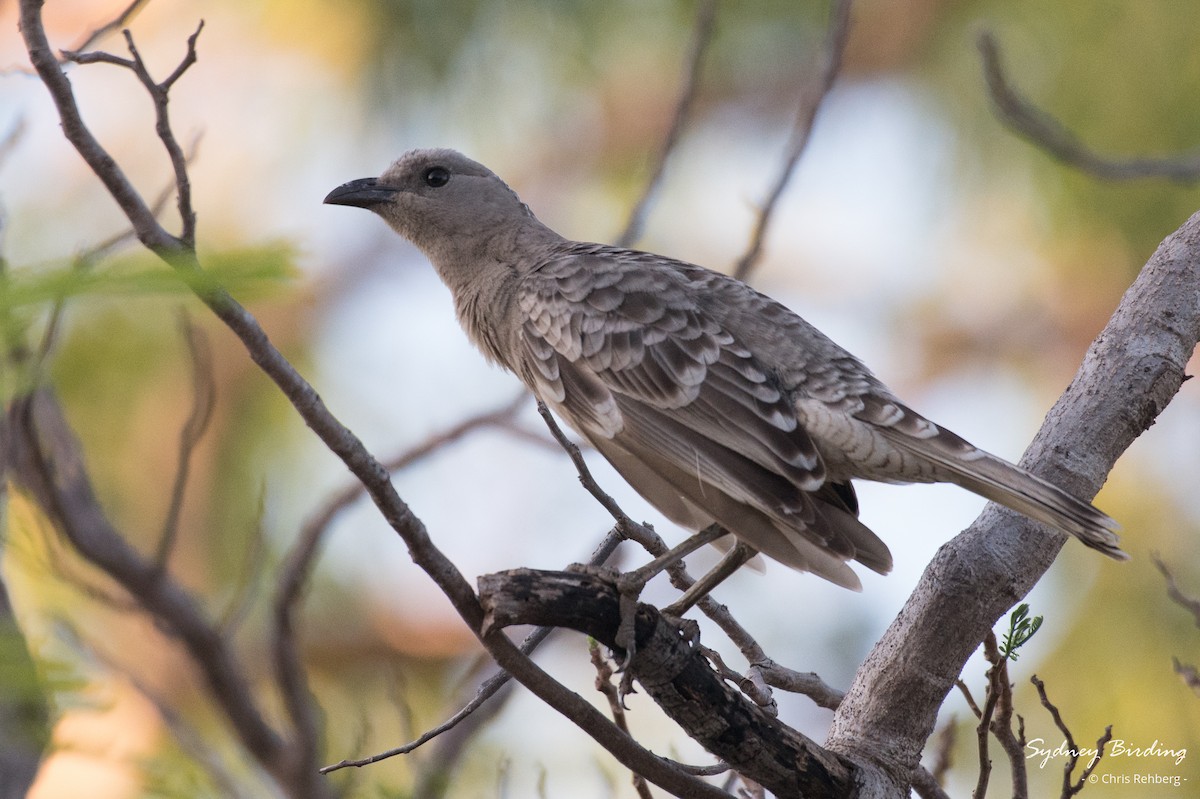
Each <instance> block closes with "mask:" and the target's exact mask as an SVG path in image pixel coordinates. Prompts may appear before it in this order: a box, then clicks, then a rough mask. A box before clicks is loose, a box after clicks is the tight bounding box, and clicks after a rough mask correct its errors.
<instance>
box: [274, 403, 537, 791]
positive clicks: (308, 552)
mask: <svg viewBox="0 0 1200 799" xmlns="http://www.w3.org/2000/svg"><path fill="white" fill-rule="evenodd" d="M526 396H527V395H526V393H525V392H524V391H522V392H521V393H520V394H518V395H517V396H515V397H514V398H513V399H512V400H510V401H509V402H508V403H506V404H505V405H503V406H501V407H500V408H497V409H494V410H491V411H488V412H486V413H482V414H479V415H477V416H473V417H471V418H469V419H465V420H463V421H462V422H460V423H458V424H457V425H455V426H454V427H452V428H450V429H448V430H446V431H444V432H442V433H439V434H437V435H434V436H431V437H430V438H428V439H426V440H425V441H423V442H422V443H420V444H418V445H417V446H415V447H413V448H411V449H409V450H407V451H406V452H404V453H402V454H401V455H399V456H397V457H395V458H393V459H391V460H390V461H389V462H388V463H386V464H385V468H387V469H388V471H389V472H394V471H399V470H400V469H403V468H405V467H406V466H410V465H412V464H413V463H415V462H416V461H418V460H420V459H421V458H424V457H426V456H427V455H429V454H431V453H433V452H434V451H436V450H437V449H439V448H440V447H443V446H445V445H447V444H449V443H451V442H453V441H457V440H458V439H460V438H462V437H463V436H465V435H467V434H468V433H470V432H472V431H474V430H478V429H480V428H483V427H487V426H490V425H494V424H499V423H501V422H503V421H506V420H508V419H511V418H512V416H513V415H514V414H515V413H516V412H517V411H518V410H519V409H520V407H521V406H522V405H523V404H524V403H525V398H526ZM365 490H366V489H365V488H364V486H363V484H362V483H361V482H354V483H351V484H349V485H347V486H346V487H345V488H344V489H342V490H341V491H339V492H338V493H337V494H335V495H334V496H333V497H331V498H330V499H329V500H328V501H327V502H326V503H325V505H324V506H323V507H322V508H321V509H320V510H319V511H318V512H317V513H316V514H314V515H313V516H312V517H311V518H310V519H309V521H308V522H307V523H305V525H304V527H303V529H302V530H301V531H300V535H299V537H298V538H297V541H296V544H295V545H294V546H293V547H292V548H291V550H290V551H289V552H288V555H287V558H286V559H285V560H284V563H283V566H282V568H281V570H280V575H279V580H278V583H277V588H276V593H275V599H274V602H273V605H272V607H273V612H274V626H273V629H272V641H273V645H272V650H273V654H274V665H275V675H276V679H277V680H278V681H279V687H280V693H281V694H282V695H283V701H284V706H285V707H286V708H287V711H288V715H289V717H290V718H291V720H292V723H293V726H294V728H295V736H296V738H297V739H298V741H301V742H303V743H302V744H298V745H300V746H301V747H302V748H301V751H302V752H303V754H304V756H305V757H306V758H312V759H313V761H314V766H313V767H314V768H316V765H315V758H316V756H317V751H316V744H317V742H318V740H319V736H318V729H317V727H318V719H317V717H316V715H315V714H314V713H313V700H312V695H311V694H310V692H309V689H308V682H307V678H306V677H305V674H304V665H303V659H302V657H301V655H300V651H299V645H298V642H297V640H296V630H295V615H296V607H297V604H298V603H299V601H300V598H301V596H302V595H303V591H304V587H305V586H306V585H307V583H308V579H309V577H310V575H311V573H312V566H313V563H314V562H315V560H316V557H317V554H318V552H319V551H320V545H321V543H322V541H323V540H324V537H325V535H326V534H327V532H328V531H329V529H330V528H331V524H332V522H333V520H334V518H335V517H336V516H337V515H338V514H339V513H341V512H342V511H343V510H344V509H345V508H347V507H348V506H349V505H351V504H352V503H353V502H355V501H357V500H358V499H359V498H360V497H361V496H362V495H363V494H364V493H365ZM498 687H499V686H497V688H498ZM490 695H491V694H489V696H490ZM467 715H469V714H463V716H462V718H465V717H466V716H467ZM458 721H461V719H458ZM458 721H455V724H457V723H458ZM453 726H454V724H450V725H449V726H446V727H445V729H442V730H440V731H439V733H438V734H440V732H444V731H445V730H448V729H451V728H452V727H453ZM433 737H436V735H431V736H429V738H425V739H424V740H421V741H420V743H417V744H416V745H413V746H411V747H410V748H405V747H399V748H398V749H396V750H391V751H390V752H388V753H385V755H387V756H392V755H395V754H404V753H406V752H409V751H412V749H415V748H417V746H420V745H421V744H423V743H425V742H426V741H427V740H431V739H432V738H433ZM382 759H384V758H383V757H377V758H376V759H368V762H377V760H382ZM339 765H341V764H339ZM348 765H360V764H359V763H352V764H348ZM326 770H329V769H326Z"/></svg>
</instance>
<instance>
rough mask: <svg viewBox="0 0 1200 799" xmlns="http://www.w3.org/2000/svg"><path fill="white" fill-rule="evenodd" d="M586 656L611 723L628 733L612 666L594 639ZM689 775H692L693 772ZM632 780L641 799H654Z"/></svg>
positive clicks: (638, 781) (637, 778) (636, 779)
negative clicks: (592, 669)
mask: <svg viewBox="0 0 1200 799" xmlns="http://www.w3.org/2000/svg"><path fill="white" fill-rule="evenodd" d="M588 654H589V655H590V656H591V660H592V666H593V668H595V669H596V690H597V691H599V692H600V693H601V694H603V695H604V698H605V699H606V700H607V701H608V712H609V713H611V714H612V719H613V723H615V724H616V725H617V726H618V727H620V728H621V729H622V730H623V731H625V732H626V733H628V732H629V721H628V720H627V719H626V718H625V704H624V702H622V700H621V691H620V689H619V688H618V687H617V684H616V683H614V682H613V680H612V678H613V669H612V666H610V665H609V664H608V661H607V660H606V659H605V657H604V655H603V654H602V653H601V652H600V644H598V643H597V642H596V640H595V639H592V640H590V641H588ZM689 773H693V774H694V773H695V772H689ZM632 779H633V789H634V791H636V792H637V795H638V796H639V797H641V799H654V797H653V795H652V794H651V793H650V786H649V785H647V784H646V780H645V778H644V777H642V775H640V774H638V773H637V772H636V771H635V772H633V775H632Z"/></svg>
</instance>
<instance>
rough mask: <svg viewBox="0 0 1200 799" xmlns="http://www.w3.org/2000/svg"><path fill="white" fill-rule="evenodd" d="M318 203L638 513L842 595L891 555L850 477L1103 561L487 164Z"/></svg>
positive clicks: (845, 377)
mask: <svg viewBox="0 0 1200 799" xmlns="http://www.w3.org/2000/svg"><path fill="white" fill-rule="evenodd" d="M325 202H326V203H330V204H334V205H348V206H355V207H358V208H366V209H368V210H371V211H373V212H375V213H376V214H378V215H379V216H380V217H382V218H383V220H384V221H385V222H387V223H388V224H389V225H391V227H392V228H393V229H394V230H395V231H396V232H397V233H399V234H400V235H401V236H403V237H404V238H406V239H408V240H409V241H411V242H412V243H413V244H415V245H416V246H417V247H419V248H420V249H421V250H422V251H423V252H424V253H425V254H426V255H427V256H428V257H429V259H430V261H432V262H433V265H434V267H435V268H436V269H437V272H438V274H439V275H440V276H441V279H442V280H443V281H444V282H445V283H446V285H447V286H448V287H449V288H450V291H451V293H452V294H453V296H454V304H455V308H456V310H457V312H458V319H459V322H460V323H461V324H462V326H463V328H464V329H465V330H466V332H467V335H468V336H470V338H471V340H472V341H473V342H474V343H475V345H476V346H477V347H478V348H479V349H480V350H481V351H482V352H483V354H484V355H485V356H486V357H487V358H488V359H489V360H491V361H494V362H496V363H498V364H500V365H501V366H503V367H504V368H506V369H508V370H509V371H511V372H513V373H514V374H516V375H517V377H519V378H520V379H521V381H522V382H524V383H525V385H526V386H528V387H529V388H530V390H531V391H533V393H534V394H535V395H536V396H537V397H538V398H539V399H541V400H542V401H543V402H545V403H546V404H547V405H548V406H549V407H550V408H552V409H553V410H554V411H555V412H556V413H557V414H558V415H559V416H560V417H561V418H563V419H564V420H566V422H567V423H568V424H569V425H570V426H571V427H572V428H574V429H575V431H576V432H578V433H579V434H580V435H581V436H583V437H584V438H585V439H587V440H588V441H589V442H590V443H591V444H592V446H594V447H595V448H596V449H597V450H598V451H599V452H600V453H601V454H602V455H603V456H604V457H605V458H607V459H608V461H609V462H610V463H612V465H613V466H614V467H615V468H616V470H617V471H618V472H619V473H620V474H621V475H622V476H623V477H624V478H625V479H626V480H627V481H629V483H630V485H632V486H633V487H634V488H635V489H636V490H637V491H638V492H639V493H640V494H642V496H644V497H645V498H646V499H647V500H648V501H649V502H650V503H651V504H652V505H654V506H655V507H656V508H658V510H659V511H661V512H662V513H663V514H664V515H666V516H667V517H668V518H670V519H671V520H673V521H675V522H676V523H678V524H680V525H682V526H684V527H686V528H690V529H692V530H700V529H703V528H705V527H708V526H709V525H711V524H713V523H714V522H715V523H718V524H719V525H721V527H723V528H724V529H726V530H728V531H729V532H731V533H733V535H734V536H736V537H737V539H738V540H740V541H741V542H742V543H744V544H746V545H748V546H749V547H750V548H752V549H754V550H757V551H759V552H762V553H764V554H766V555H768V556H770V557H771V558H774V559H775V560H778V561H780V562H782V563H785V564H787V565H788V566H791V567H793V568H795V569H799V570H802V571H810V572H813V573H815V574H819V575H820V576H822V577H824V578H826V579H828V580H831V581H833V582H834V583H837V584H838V585H842V586H846V587H847V588H854V589H857V588H858V587H859V581H858V577H857V576H856V575H855V574H854V572H853V570H851V569H850V568H849V567H848V566H847V563H846V562H847V561H850V560H856V561H858V562H860V563H862V564H863V565H864V566H866V567H867V568H869V569H872V570H874V571H876V572H880V573H886V572H887V571H889V570H890V568H891V566H892V558H891V553H890V552H889V551H888V548H887V546H886V545H884V543H883V542H882V541H880V540H879V538H878V537H877V536H876V535H875V534H874V533H872V532H871V530H869V529H868V528H867V527H866V526H865V525H863V524H862V523H861V522H860V521H859V520H858V502H857V499H856V498H855V494H854V489H853V487H852V486H851V483H850V481H851V480H852V479H855V478H862V479H867V480H878V481H882V482H888V483H909V482H920V483H930V482H948V483H955V484H957V485H960V486H962V487H963V488H966V489H967V490H969V491H973V492H975V493H977V494H980V495H982V496H984V497H986V498H988V499H990V500H993V501H995V502H999V503H1000V504H1002V505H1006V506H1008V507H1010V508H1012V509H1014V510H1016V511H1019V512H1021V513H1023V514H1025V515H1026V516H1028V517H1030V518H1032V519H1035V520H1037V521H1040V522H1043V523H1045V524H1047V525H1049V526H1051V527H1054V528H1057V529H1059V530H1062V531H1064V532H1067V533H1070V534H1071V535H1073V536H1075V537H1076V538H1078V539H1079V540H1080V541H1082V542H1083V543H1084V544H1086V545H1087V546H1089V547H1092V548H1094V549H1098V550H1099V551H1101V552H1103V553H1104V554H1106V555H1109V556H1110V557H1113V558H1118V559H1124V558H1125V557H1126V555H1125V554H1124V553H1123V552H1122V551H1121V550H1120V549H1119V548H1118V538H1117V536H1116V535H1115V534H1114V532H1113V530H1115V529H1116V528H1117V524H1116V523H1115V522H1114V521H1113V520H1112V519H1110V518H1109V517H1108V516H1106V515H1105V514H1103V513H1101V512H1100V511H1099V510H1097V509H1096V508H1094V507H1092V506H1091V505H1090V504H1088V503H1087V502H1084V501H1082V500H1079V499H1077V498H1076V497H1074V496H1071V495H1070V494H1068V493H1067V492H1065V491H1063V490H1062V489H1060V488H1058V487H1057V486H1054V485H1052V484H1050V483H1048V482H1046V481H1045V480H1042V479H1041V478H1039V477H1036V476H1034V475H1032V474H1030V473H1028V472H1026V471H1025V470H1023V469H1021V468H1019V467H1017V466H1014V465H1013V464H1011V463H1008V462H1007V461H1004V460H1002V459H1000V458H997V457H996V456H994V455H991V454H989V453H987V452H984V451H983V450H981V449H978V448H977V447H974V446H972V445H971V444H970V443H968V442H967V441H965V440H963V439H962V438H960V437H959V436H957V435H955V434H954V433H952V432H950V431H949V430H946V429H945V428H943V427H940V426H939V425H937V424H935V423H933V422H931V421H930V420H928V419H926V418H924V417H923V416H921V415H920V414H918V413H916V412H915V411H913V410H912V409H910V408H909V407H908V406H906V405H905V404H904V403H902V402H901V401H900V400H899V399H897V398H896V396H895V395H894V394H892V392H891V391H890V390H889V389H888V388H887V387H886V386H885V385H884V384H883V383H882V382H880V381H879V380H878V379H877V378H876V377H875V376H874V375H873V374H871V372H870V371H869V370H868V369H867V368H866V367H865V366H864V365H863V364H862V363H861V362H859V360H858V359H857V358H855V357H854V356H853V355H851V354H850V353H848V352H846V351H845V350H843V349H842V348H841V347H839V346H838V345H837V344H835V343H833V341H831V340H830V339H829V338H827V337H826V336H825V335H824V334H822V333H821V332H820V331H818V330H817V329H816V328H814V327H813V326H812V325H810V324H808V323H807V322H805V321H804V320H803V319H801V318H800V317H799V316H797V315H796V314H795V313H793V312H792V311H790V310H788V309H787V308H785V307H784V306H783V305H781V304H780V303H778V302H776V301H775V300H772V299H771V298H770V297H767V296H766V295H764V294H760V293H759V292H757V291H755V290H754V289H752V288H751V287H750V286H748V285H746V284H745V283H743V282H741V281H739V280H735V279H733V278H731V277H728V276H726V275H722V274H719V273H717V272H713V271H710V270H708V269H705V268H703V267H700V266H695V265H692V264H689V263H684V262H682V261H676V260H673V259H671V258H665V257H663V256H661V255H654V254H652V253H647V252H638V251H636V250H627V249H620V248H616V247H609V246H605V245H603V244H585V243H579V242H575V241H570V240H568V239H565V238H563V237H562V236H560V235H558V234H557V233H555V232H554V231H553V230H550V229H549V228H548V227H546V226H545V225H543V224H542V223H541V222H539V221H538V220H537V218H536V217H535V216H534V215H533V212H532V211H530V209H529V207H528V206H526V205H525V204H524V203H522V202H521V200H520V198H519V197H517V195H516V193H515V192H513V190H512V189H510V188H509V187H508V186H507V185H506V184H505V183H504V181H502V180H501V179H500V178H499V177H497V176H496V175H495V174H493V173H492V172H491V171H490V170H489V169H487V168H486V167H484V166H483V165H481V164H478V163H476V162H475V161H472V160H470V159H469V158H466V157H465V156H463V155H462V154H460V153H458V152H455V151H453V150H440V149H435V150H413V151H411V152H408V153H406V154H405V155H404V156H402V157H401V158H400V159H399V160H398V161H396V162H395V163H394V164H392V165H391V166H390V167H389V168H388V169H387V171H385V172H384V173H383V174H382V175H381V176H380V177H378V178H363V179H361V180H354V181H351V182H349V183H346V184H345V185H343V186H340V187H338V188H337V189H334V190H333V191H332V192H330V194H329V196H327V197H326V198H325Z"/></svg>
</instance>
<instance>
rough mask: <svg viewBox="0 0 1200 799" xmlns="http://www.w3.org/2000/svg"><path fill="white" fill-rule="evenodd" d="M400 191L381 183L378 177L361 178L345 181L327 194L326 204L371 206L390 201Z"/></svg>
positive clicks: (357, 206)
mask: <svg viewBox="0 0 1200 799" xmlns="http://www.w3.org/2000/svg"><path fill="white" fill-rule="evenodd" d="M398 191H399V189H395V188H392V187H391V186H382V185H380V183H379V179H378V178H359V179H358V180H352V181H350V182H349V183H343V184H342V185H340V186H338V187H337V188H336V189H334V190H333V191H331V192H329V194H327V195H325V204H326V205H350V206H353V207H355V208H370V207H372V206H375V205H379V204H380V203H385V202H388V201H389V200H391V199H392V198H393V197H395V196H396V192H398Z"/></svg>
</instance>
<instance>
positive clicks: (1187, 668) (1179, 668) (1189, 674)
mask: <svg viewBox="0 0 1200 799" xmlns="http://www.w3.org/2000/svg"><path fill="white" fill-rule="evenodd" d="M1171 665H1172V666H1173V667H1174V669H1175V673H1176V674H1178V675H1179V676H1180V678H1181V679H1182V680H1183V682H1184V684H1185V685H1186V686H1187V687H1188V688H1191V689H1192V690H1193V691H1195V692H1196V695H1197V696H1200V671H1197V670H1196V667H1195V666H1192V665H1189V664H1187V663H1184V662H1183V661H1181V660H1180V659H1179V658H1176V657H1173V658H1171Z"/></svg>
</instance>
